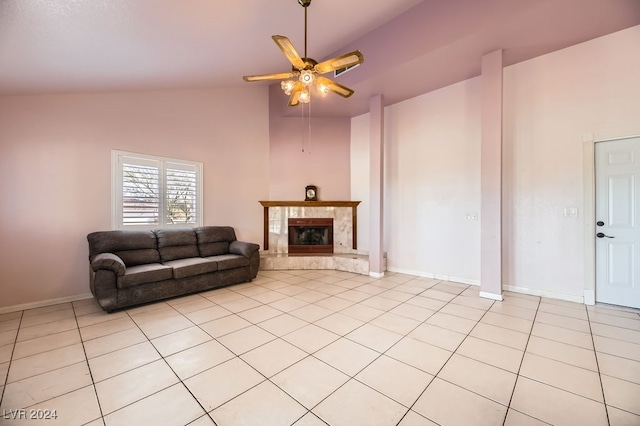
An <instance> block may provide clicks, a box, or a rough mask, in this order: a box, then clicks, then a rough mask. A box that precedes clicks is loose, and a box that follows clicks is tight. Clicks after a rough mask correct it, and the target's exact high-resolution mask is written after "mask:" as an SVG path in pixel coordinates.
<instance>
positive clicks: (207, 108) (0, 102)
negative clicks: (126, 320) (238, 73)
mask: <svg viewBox="0 0 640 426" xmlns="http://www.w3.org/2000/svg"><path fill="white" fill-rule="evenodd" d="M239 117H251V120H241V119H239ZM0 129H2V130H1V132H0V195H1V196H2V202H1V204H0V206H1V207H0V253H1V254H2V255H1V256H0V271H2V278H1V279H0V294H1V297H0V309H2V308H3V307H8V306H15V305H22V304H32V303H39V302H43V301H47V300H53V299H64V298H73V297H77V296H78V295H83V294H88V293H89V285H88V261H87V256H88V248H87V241H86V235H87V234H88V233H89V232H92V231H96V230H106V229H109V228H110V226H111V218H110V211H111V210H110V202H111V150H112V149H119V150H125V151H134V152H141V153H146V154H153V155H159V156H167V157H174V158H180V159H186V160H194V161H201V162H203V163H204V191H205V205H204V222H205V224H207V225H213V224H220V225H231V226H234V227H235V228H236V231H237V234H238V238H240V239H244V240H249V241H255V242H258V243H259V242H260V241H261V240H262V208H261V206H260V205H259V203H258V200H261V199H265V198H267V197H268V194H269V185H268V180H269V171H268V161H267V158H268V155H269V139H268V94H267V91H266V90H264V88H257V89H256V88H255V87H254V88H249V89H239V90H238V89H235V90H231V89H229V90H201V91H163V92H140V93H112V94H83V95H55V96H54V95H51V96H25V97H4V98H0Z"/></svg>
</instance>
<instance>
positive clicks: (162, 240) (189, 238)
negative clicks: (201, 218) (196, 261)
mask: <svg viewBox="0 0 640 426" xmlns="http://www.w3.org/2000/svg"><path fill="white" fill-rule="evenodd" d="M155 233H156V235H157V237H158V251H159V252H160V258H161V259H162V262H168V261H171V260H176V259H186V258H188V257H199V256H200V252H199V251H198V246H197V240H196V233H195V231H194V230H193V229H191V228H178V229H176V228H174V229H158V230H156V231H155Z"/></svg>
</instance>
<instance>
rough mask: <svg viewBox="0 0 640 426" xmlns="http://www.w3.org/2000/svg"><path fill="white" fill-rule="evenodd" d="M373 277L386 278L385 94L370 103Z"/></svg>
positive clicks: (370, 252)
mask: <svg viewBox="0 0 640 426" xmlns="http://www.w3.org/2000/svg"><path fill="white" fill-rule="evenodd" d="M369 110H370V117H371V118H370V124H369V211H370V218H369V275H371V276H372V277H377V278H380V277H383V276H384V270H385V268H384V248H383V240H382V235H383V234H382V223H383V215H382V213H383V185H384V176H383V165H384V144H383V134H384V105H383V103H382V95H376V96H373V97H372V98H371V99H370V100H369Z"/></svg>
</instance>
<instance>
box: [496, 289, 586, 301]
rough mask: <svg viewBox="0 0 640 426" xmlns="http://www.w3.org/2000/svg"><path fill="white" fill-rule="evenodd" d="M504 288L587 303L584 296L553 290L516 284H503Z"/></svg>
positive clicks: (515, 291) (516, 291)
mask: <svg viewBox="0 0 640 426" xmlns="http://www.w3.org/2000/svg"><path fill="white" fill-rule="evenodd" d="M502 290H507V291H513V292H514V293H523V294H530V295H532V296H540V297H547V298H549V299H558V300H566V301H567V302H574V303H585V298H584V296H574V295H572V294H563V293H555V292H553V291H546V290H537V289H532V288H526V287H518V286H514V285H503V286H502Z"/></svg>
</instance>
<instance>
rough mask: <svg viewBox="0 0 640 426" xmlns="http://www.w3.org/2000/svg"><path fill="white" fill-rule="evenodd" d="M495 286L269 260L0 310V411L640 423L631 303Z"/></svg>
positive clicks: (114, 419) (172, 417) (409, 423)
mask: <svg viewBox="0 0 640 426" xmlns="http://www.w3.org/2000/svg"><path fill="white" fill-rule="evenodd" d="M504 297H505V300H504V301H503V302H494V301H491V300H488V299H482V298H480V297H479V296H478V288H477V287H474V286H468V285H462V284H457V283H451V282H443V281H437V280H432V279H425V278H418V277H414V276H408V275H402V274H393V273H390V274H388V275H387V276H386V277H385V278H382V279H373V278H369V277H366V276H361V275H354V274H350V273H345V272H338V271H264V272H260V275H259V277H258V278H257V279H256V280H254V281H253V282H251V283H247V284H241V285H236V286H232V287H227V288H223V289H218V290H213V291H208V292H204V293H200V294H197V295H191V296H186V297H182V298H177V299H172V300H168V301H164V302H159V303H154V304H150V305H145V306H141V307H137V308H133V309H128V310H126V311H120V312H116V313H113V314H106V313H104V312H102V311H101V310H100V308H99V307H98V305H97V304H96V303H95V302H94V301H93V300H84V301H79V302H74V303H66V304H60V305H54V306H47V307H44V308H38V309H32V310H27V311H22V312H14V313H8V314H3V315H0V395H2V399H1V400H0V423H3V424H7V425H9V424H19V425H27V424H60V425H65V426H69V425H84V424H87V425H92V426H94V425H95V426H97V425H109V426H111V425H163V424H166V425H187V424H189V425H212V424H217V425H221V426H222V425H294V424H295V425H298V426H302V425H324V424H330V425H348V426H351V425H401V426H419V425H434V424H440V425H537V424H554V425H607V424H611V425H640V315H639V314H638V311H633V310H624V309H617V308H614V307H608V306H589V307H586V306H584V305H579V304H575V303H569V302H563V301H558V300H550V299H544V298H543V299H541V298H539V297H533V296H528V295H522V294H515V293H509V292H506V293H505V294H504ZM53 414H55V416H56V417H57V418H56V419H55V420H48V421H45V420H43V419H33V420H28V419H27V420H24V419H23V418H21V417H24V416H26V417H31V416H35V417H41V418H42V417H47V416H49V417H51V416H52V415H53Z"/></svg>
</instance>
